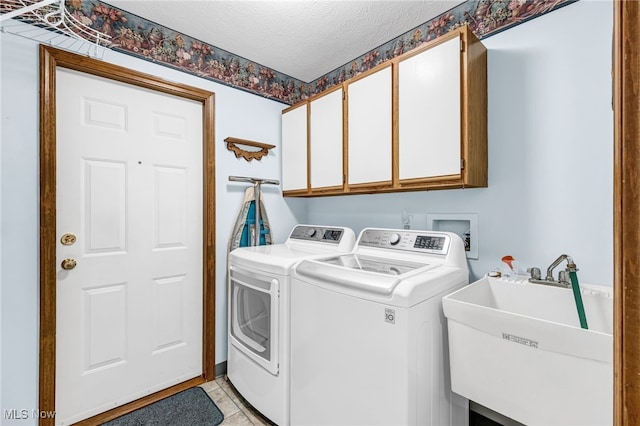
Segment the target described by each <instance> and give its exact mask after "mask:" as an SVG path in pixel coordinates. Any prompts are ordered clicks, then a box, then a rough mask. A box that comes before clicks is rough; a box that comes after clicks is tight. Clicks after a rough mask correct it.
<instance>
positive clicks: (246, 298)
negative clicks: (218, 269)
mask: <svg viewBox="0 0 640 426" xmlns="http://www.w3.org/2000/svg"><path fill="white" fill-rule="evenodd" d="M229 283H230V288H229V294H230V321H229V340H230V341H231V344H232V345H234V346H235V347H236V348H238V349H239V350H241V351H242V352H243V353H244V354H246V355H247V356H248V357H249V358H251V359H252V360H254V361H255V362H257V363H258V364H259V365H261V366H262V367H263V368H265V369H266V370H267V371H269V372H270V373H271V374H274V375H276V374H278V352H277V351H278V287H279V283H278V280H277V279H275V278H273V277H267V276H258V275H255V274H252V273H250V272H248V271H244V270H238V269H235V268H233V267H232V268H231V269H230V272H229Z"/></svg>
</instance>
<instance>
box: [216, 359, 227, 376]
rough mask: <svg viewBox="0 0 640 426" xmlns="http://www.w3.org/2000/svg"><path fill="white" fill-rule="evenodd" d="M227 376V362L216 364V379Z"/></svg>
mask: <svg viewBox="0 0 640 426" xmlns="http://www.w3.org/2000/svg"><path fill="white" fill-rule="evenodd" d="M225 374H227V361H223V362H221V363H220V364H216V377H220V376H224V375H225Z"/></svg>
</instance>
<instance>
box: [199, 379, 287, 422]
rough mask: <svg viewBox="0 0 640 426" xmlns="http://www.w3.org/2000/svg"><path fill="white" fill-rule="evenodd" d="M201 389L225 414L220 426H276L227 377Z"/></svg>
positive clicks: (202, 386)
mask: <svg viewBox="0 0 640 426" xmlns="http://www.w3.org/2000/svg"><path fill="white" fill-rule="evenodd" d="M200 387H201V388H203V389H204V390H205V392H207V394H209V396H210V397H211V399H212V400H213V402H215V403H216V405H217V406H218V408H219V409H220V411H222V414H224V421H223V422H222V423H221V425H220V426H228V425H233V426H251V425H255V426H275V423H273V422H271V421H270V420H269V419H267V418H266V417H264V416H263V415H262V414H260V413H259V412H258V410H256V409H255V408H253V407H252V406H251V405H250V404H249V403H248V402H247V401H246V400H245V399H244V398H243V397H242V395H240V394H239V393H238V392H237V391H236V390H235V388H234V387H233V385H232V384H231V383H230V382H229V381H228V380H227V376H221V377H218V378H217V379H215V380H213V381H211V382H207V383H203V384H202V385H200Z"/></svg>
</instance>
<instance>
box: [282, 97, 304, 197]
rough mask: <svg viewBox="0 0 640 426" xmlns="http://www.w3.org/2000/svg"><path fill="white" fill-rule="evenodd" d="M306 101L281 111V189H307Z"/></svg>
mask: <svg viewBox="0 0 640 426" xmlns="http://www.w3.org/2000/svg"><path fill="white" fill-rule="evenodd" d="M307 170H308V169H307V103H306V102H304V103H302V104H297V105H294V106H293V107H291V108H288V109H286V110H284V111H283V112H282V190H283V191H298V192H299V191H304V192H306V191H307Z"/></svg>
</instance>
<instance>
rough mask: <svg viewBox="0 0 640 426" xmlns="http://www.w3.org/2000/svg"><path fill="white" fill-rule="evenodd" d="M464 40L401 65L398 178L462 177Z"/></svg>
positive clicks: (448, 42)
mask: <svg viewBox="0 0 640 426" xmlns="http://www.w3.org/2000/svg"><path fill="white" fill-rule="evenodd" d="M460 55H461V53H460V38H459V37H455V38H453V39H451V40H449V41H446V42H444V43H442V44H440V45H438V46H435V47H433V48H431V49H429V50H425V51H424V52H422V53H419V54H417V55H415V56H412V57H410V58H409V59H405V60H403V61H401V62H400V63H399V66H398V92H399V93H398V104H399V106H398V127H399V177H400V179H413V178H423V177H435V176H446V175H457V174H460V158H462V156H461V152H460V140H461V130H460V121H461V118H460V74H461V70H460Z"/></svg>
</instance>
